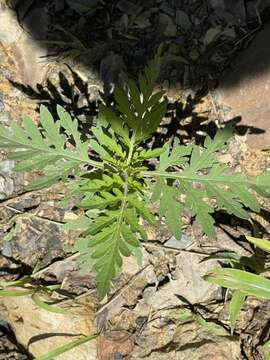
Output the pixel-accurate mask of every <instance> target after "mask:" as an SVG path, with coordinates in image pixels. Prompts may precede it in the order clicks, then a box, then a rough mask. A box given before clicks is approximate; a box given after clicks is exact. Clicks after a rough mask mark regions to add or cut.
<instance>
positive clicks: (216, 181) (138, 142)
mask: <svg viewBox="0 0 270 360" xmlns="http://www.w3.org/2000/svg"><path fill="white" fill-rule="evenodd" d="M159 68H160V58H159V56H158V55H157V56H156V57H155V59H154V60H153V61H152V62H151V63H150V65H149V66H148V67H147V68H146V69H145V72H144V73H143V74H140V75H139V79H138V85H137V84H136V83H135V82H134V81H133V80H129V81H128V84H127V85H128V92H127V93H125V92H124V91H122V90H120V89H117V90H116V91H115V101H116V106H115V107H113V108H110V107H107V106H105V105H104V104H102V105H101V106H100V111H99V117H98V120H97V125H96V126H94V127H93V128H92V129H91V130H92V131H91V134H89V135H90V139H88V140H87V141H85V142H82V140H81V135H80V133H79V131H78V123H77V120H76V119H75V120H72V119H71V117H70V115H69V114H68V113H67V112H66V111H65V110H64V109H63V108H62V107H60V106H58V107H57V113H58V117H59V119H58V120H57V121H56V122H55V121H54V119H53V117H52V115H51V114H50V113H49V111H48V110H47V109H46V108H45V107H44V106H41V108H40V127H38V126H36V125H35V124H34V123H33V122H32V120H31V119H29V118H28V117H25V119H24V122H23V128H21V127H19V126H18V125H17V124H16V123H12V125H11V127H10V128H5V127H4V126H1V128H0V146H1V147H2V148H9V149H11V150H12V151H11V153H10V154H9V158H10V159H14V160H17V161H18V164H17V165H16V170H18V171H31V170H34V169H35V170H41V171H42V172H43V173H44V175H45V176H44V177H42V178H39V179H37V180H36V181H34V182H33V183H32V184H31V185H30V186H29V187H28V189H32V190H33V189H37V188H41V187H44V186H50V185H51V184H53V183H55V182H57V181H59V180H65V179H67V178H68V176H70V175H73V176H75V179H76V181H75V182H72V183H71V184H69V185H68V187H69V190H70V191H69V193H68V196H67V200H68V199H69V198H71V197H74V198H79V199H80V202H79V203H78V207H81V208H83V209H85V214H84V215H83V216H81V217H79V218H78V219H77V220H76V221H73V222H70V223H68V224H67V225H66V229H71V228H80V229H81V230H82V235H81V236H80V238H79V239H78V240H77V241H76V243H75V245H74V247H73V251H79V252H80V254H81V265H82V267H83V268H84V269H87V270H95V272H96V274H97V286H98V291H99V295H100V297H101V298H103V297H104V296H105V295H106V294H107V292H108V290H109V288H110V285H111V282H112V280H113V279H114V278H115V277H116V276H117V274H119V272H120V270H121V265H122V257H123V256H130V255H131V254H132V255H134V256H135V257H136V259H137V261H138V262H139V263H140V262H141V259H142V253H141V250H140V249H141V244H140V240H141V239H143V240H147V234H146V232H145V230H144V227H143V226H142V225H141V219H144V221H146V222H147V223H149V224H150V225H153V226H158V221H157V219H158V216H155V215H154V214H153V213H152V212H151V204H149V199H151V203H158V205H159V217H160V218H162V219H164V220H165V222H166V223H167V225H168V226H169V228H170V230H171V232H172V234H173V235H174V236H175V237H176V238H178V239H180V238H181V229H182V222H181V213H182V211H183V209H184V208H185V209H187V210H188V211H189V212H190V214H191V215H192V217H194V219H195V220H196V221H197V222H198V223H199V224H200V225H201V226H202V228H203V230H204V232H205V233H206V234H207V235H208V236H213V235H214V219H213V217H212V215H211V214H212V213H213V212H214V211H215V209H216V208H219V209H223V210H225V211H226V212H228V213H229V214H234V215H235V216H238V217H240V218H243V219H248V218H249V213H248V212H247V210H246V208H250V209H251V210H252V211H256V212H258V211H259V210H260V206H259V204H258V201H257V200H256V197H255V196H254V195H253V194H252V193H251V192H250V190H253V191H256V192H257V193H259V194H260V195H262V196H269V191H270V181H269V180H270V175H269V172H267V173H263V174H261V175H259V176H258V177H256V178H252V179H250V178H245V177H243V176H242V175H241V174H240V173H235V174H231V172H230V171H229V170H230V169H229V168H228V167H227V166H225V165H224V164H220V163H218V161H217V160H216V158H215V156H214V155H215V153H216V152H217V151H220V150H221V149H222V148H224V145H225V144H226V142H227V141H228V139H229V138H230V137H231V135H232V129H230V128H226V129H224V130H219V131H218V132H217V134H216V136H215V138H214V139H210V137H207V138H206V140H205V143H204V147H202V148H201V147H199V146H196V145H193V144H190V145H186V146H183V145H180V143H179V140H178V139H175V140H174V142H173V143H172V144H164V145H163V146H162V147H161V148H152V149H147V148H145V146H144V144H145V140H147V139H149V138H150V137H151V136H152V135H153V133H154V132H155V131H156V129H157V128H158V126H159V125H160V123H161V121H162V119H163V117H164V116H165V113H166V109H167V102H166V100H165V99H164V92H163V91H158V92H154V84H155V81H156V80H157V78H158V76H159ZM71 144H73V145H71ZM156 158H158V164H159V165H158V166H157V168H156V169H155V170H152V171H150V169H151V168H152V167H150V162H151V160H153V159H156ZM198 184H200V186H198Z"/></svg>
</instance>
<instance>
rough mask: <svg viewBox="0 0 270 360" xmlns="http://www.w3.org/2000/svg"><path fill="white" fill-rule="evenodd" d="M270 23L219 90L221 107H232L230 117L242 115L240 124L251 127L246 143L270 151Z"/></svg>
mask: <svg viewBox="0 0 270 360" xmlns="http://www.w3.org/2000/svg"><path fill="white" fill-rule="evenodd" d="M269 42H270V24H267V25H265V26H264V28H263V29H262V30H261V31H260V32H259V33H258V34H257V35H256V37H255V39H254V40H253V42H252V43H251V44H250V46H249V47H248V48H247V49H246V50H244V51H242V52H241V53H240V54H239V57H238V58H237V60H236V62H235V63H233V64H232V65H231V67H230V69H228V70H227V71H226V73H225V75H224V77H223V79H222V80H221V82H220V86H219V89H218V90H217V100H218V102H219V103H220V104H222V105H225V106H228V107H229V108H231V111H230V112H229V117H230V118H232V117H234V116H241V118H242V120H241V123H240V124H239V125H247V126H250V127H252V128H251V129H249V130H248V136H247V142H248V144H249V145H250V146H251V147H254V148H257V149H270V47H269Z"/></svg>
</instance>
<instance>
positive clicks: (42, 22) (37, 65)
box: [0, 8, 48, 87]
mask: <svg viewBox="0 0 270 360" xmlns="http://www.w3.org/2000/svg"><path fill="white" fill-rule="evenodd" d="M47 25H48V22H47V17H46V11H44V8H34V9H33V11H31V12H30V13H29V15H28V16H27V17H26V18H25V28H23V27H21V26H20V24H19V23H18V21H17V17H16V13H15V11H12V10H11V9H4V10H3V11H1V13H0V41H1V42H2V43H3V45H4V46H5V47H8V48H10V49H11V51H12V54H13V56H14V60H15V63H16V66H17V68H18V69H19V72H20V76H21V80H22V82H23V83H24V84H25V85H27V84H29V85H31V86H32V87H35V86H36V84H37V83H41V82H42V81H43V79H44V76H45V73H46V71H47V66H45V64H44V63H42V62H41V58H42V57H44V56H45V55H46V54H47V49H46V47H45V46H44V45H43V46H41V43H40V42H37V41H36V40H35V39H34V38H33V37H32V36H30V33H29V29H31V33H35V34H36V37H37V38H38V39H39V40H40V39H41V40H44V39H45V38H46V34H47ZM27 29H28V30H27Z"/></svg>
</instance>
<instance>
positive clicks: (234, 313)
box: [229, 290, 246, 336]
mask: <svg viewBox="0 0 270 360" xmlns="http://www.w3.org/2000/svg"><path fill="white" fill-rule="evenodd" d="M245 299H246V294H245V293H243V292H242V291H240V290H236V291H235V292H234V293H233V296H232V298H231V302H230V308H229V314H230V326H231V335H232V336H233V333H234V329H235V324H236V320H237V317H238V315H239V313H240V310H241V308H242V306H243V304H244V302H245Z"/></svg>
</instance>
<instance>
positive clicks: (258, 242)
mask: <svg viewBox="0 0 270 360" xmlns="http://www.w3.org/2000/svg"><path fill="white" fill-rule="evenodd" d="M246 239H247V240H248V241H249V242H251V243H252V244H253V245H255V246H257V247H258V248H260V249H262V250H264V251H266V252H268V253H270V241H269V240H264V239H257V238H255V237H252V236H246Z"/></svg>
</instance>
